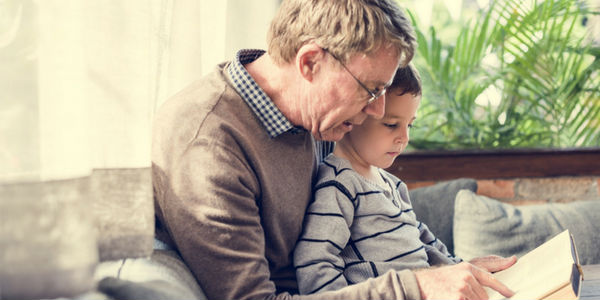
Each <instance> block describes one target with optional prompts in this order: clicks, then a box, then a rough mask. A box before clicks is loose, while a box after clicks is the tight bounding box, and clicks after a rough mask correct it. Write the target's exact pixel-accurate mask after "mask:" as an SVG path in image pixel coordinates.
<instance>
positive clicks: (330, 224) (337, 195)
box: [294, 180, 354, 294]
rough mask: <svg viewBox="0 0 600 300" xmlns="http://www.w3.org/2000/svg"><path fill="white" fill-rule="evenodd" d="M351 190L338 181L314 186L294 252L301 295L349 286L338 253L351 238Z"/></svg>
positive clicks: (352, 212)
mask: <svg viewBox="0 0 600 300" xmlns="http://www.w3.org/2000/svg"><path fill="white" fill-rule="evenodd" d="M352 198H353V197H352V195H350V191H349V190H348V189H346V188H345V187H344V186H343V185H342V184H341V183H339V182H337V181H333V180H332V181H325V182H322V183H320V184H317V186H315V200H314V202H313V203H311V205H310V206H309V208H308V211H307V213H306V217H305V221H304V230H303V233H302V235H301V238H300V239H299V240H298V243H297V244H296V248H295V250H294V266H295V268H296V277H297V280H298V288H299V290H300V293H301V294H312V293H316V292H321V291H326V290H337V289H340V288H342V287H345V286H347V285H348V283H347V281H346V279H345V277H344V275H343V272H344V269H345V265H344V260H343V259H342V258H341V256H340V253H341V252H342V250H343V249H344V247H346V245H347V243H348V240H349V239H350V230H349V228H350V226H351V224H352V220H353V217H354V204H353V201H352Z"/></svg>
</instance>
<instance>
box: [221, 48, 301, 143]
mask: <svg viewBox="0 0 600 300" xmlns="http://www.w3.org/2000/svg"><path fill="white" fill-rule="evenodd" d="M264 53H265V51H264V50H259V49H242V50H240V51H238V53H237V54H236V57H235V60H234V61H233V62H232V63H231V64H230V65H229V67H228V68H227V72H229V76H230V77H231V80H232V81H233V83H234V87H235V90H236V91H237V92H238V93H239V94H240V95H241V96H242V99H244V101H246V103H248V105H249V106H250V108H252V110H253V111H254V113H255V114H256V116H258V118H259V119H260V121H261V122H262V124H263V126H265V129H266V130H267V133H269V136H270V137H271V138H274V137H277V136H278V135H280V134H282V133H284V132H286V131H291V132H292V133H298V132H300V131H304V130H305V129H303V128H301V127H296V126H294V125H293V124H292V123H291V122H290V121H289V120H288V119H287V118H286V117H285V116H284V115H283V114H282V113H281V111H280V110H279V109H278V108H277V106H275V104H273V101H271V98H269V96H268V95H267V94H266V93H265V92H264V91H263V90H262V89H261V88H260V86H258V84H257V83H256V81H254V79H253V78H252V76H250V74H249V73H248V71H247V70H246V68H244V64H247V63H250V62H252V61H254V60H256V59H257V58H259V57H260V56H261V55H263V54H264Z"/></svg>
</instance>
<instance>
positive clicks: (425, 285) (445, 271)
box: [415, 256, 516, 299]
mask: <svg viewBox="0 0 600 300" xmlns="http://www.w3.org/2000/svg"><path fill="white" fill-rule="evenodd" d="M515 261H516V259H515V257H514V256H513V257H508V258H502V257H498V256H496V257H494V258H491V257H490V258H486V259H484V260H481V261H478V262H477V263H478V264H479V267H478V266H476V265H474V264H470V263H466V262H462V263H459V264H457V265H451V266H445V267H440V268H432V269H424V270H418V271H416V272H415V276H416V278H417V281H418V283H419V289H420V292H421V296H422V299H488V296H487V293H486V292H485V290H484V289H483V287H484V286H487V287H489V288H492V289H494V290H496V291H498V292H499V293H500V294H502V295H503V296H505V297H510V296H512V295H513V294H514V293H513V292H512V291H511V290H510V289H509V288H507V287H506V286H505V285H504V284H503V283H501V282H500V281H498V280H497V279H496V278H494V276H493V275H492V274H491V273H490V272H496V271H500V270H503V269H506V268H508V267H509V266H511V265H513V264H514V263H515Z"/></svg>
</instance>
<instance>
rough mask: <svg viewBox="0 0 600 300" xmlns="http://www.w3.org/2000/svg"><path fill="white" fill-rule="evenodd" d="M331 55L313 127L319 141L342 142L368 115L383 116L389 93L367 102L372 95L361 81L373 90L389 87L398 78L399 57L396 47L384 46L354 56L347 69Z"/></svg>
mask: <svg viewBox="0 0 600 300" xmlns="http://www.w3.org/2000/svg"><path fill="white" fill-rule="evenodd" d="M327 55H329V56H330V58H331V59H330V60H329V61H330V63H329V66H328V67H329V70H327V71H326V72H328V73H327V75H324V76H323V77H322V78H321V79H322V82H321V85H320V90H319V91H318V95H316V96H315V97H313V98H314V99H313V101H312V107H311V115H312V116H313V117H312V119H313V121H312V124H311V125H312V126H311V128H310V129H311V132H312V133H313V135H314V136H315V138H317V139H319V140H327V141H339V140H340V139H341V138H342V137H343V136H344V135H345V134H346V133H347V132H349V131H350V130H352V128H353V126H355V125H360V124H362V122H363V121H364V120H365V119H366V118H367V116H369V115H370V116H373V117H374V118H378V119H379V118H381V117H382V116H383V113H384V109H385V95H384V96H381V97H378V98H377V99H375V100H374V101H373V102H371V103H370V104H367V101H368V100H369V98H371V95H370V94H369V92H368V91H366V90H365V88H363V87H362V86H361V85H360V84H359V83H358V81H360V82H362V83H363V84H364V86H365V87H366V88H367V89H369V90H371V91H374V90H377V89H383V88H385V87H387V86H388V85H389V84H390V83H391V82H392V80H393V78H394V74H395V72H396V68H397V67H398V63H399V57H398V55H397V53H396V51H395V49H393V48H391V47H380V49H379V50H378V51H376V52H374V53H373V54H371V55H369V56H365V55H355V56H353V57H351V59H350V60H349V61H348V62H347V63H346V64H345V67H346V68H344V67H343V66H342V64H341V62H340V61H338V60H337V59H336V58H334V57H333V56H331V55H330V54H327ZM353 76H354V77H355V78H353Z"/></svg>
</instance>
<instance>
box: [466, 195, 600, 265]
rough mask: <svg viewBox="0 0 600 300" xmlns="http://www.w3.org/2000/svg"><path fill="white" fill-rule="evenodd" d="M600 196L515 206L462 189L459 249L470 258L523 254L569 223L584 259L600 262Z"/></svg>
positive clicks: (583, 262)
mask: <svg viewBox="0 0 600 300" xmlns="http://www.w3.org/2000/svg"><path fill="white" fill-rule="evenodd" d="M599 220H600V201H576V202H570V203H548V204H538V205H523V206H514V205H511V204H507V203H502V202H500V201H497V200H495V199H492V198H488V197H485V196H481V195H477V194H475V193H473V192H472V191H467V190H464V191H460V192H459V193H458V195H457V196H456V206H455V210H454V249H455V251H456V255H457V256H459V257H460V258H462V259H465V260H470V259H472V258H474V257H479V256H484V255H489V254H496V255H501V256H510V255H513V254H514V255H517V256H521V255H523V254H525V253H527V252H528V251H530V250H532V249H534V248H535V247H537V246H539V245H540V244H542V243H543V242H545V241H547V240H548V239H550V238H551V237H553V236H555V235H556V234H558V233H560V232H562V231H564V230H565V229H569V231H570V232H571V234H572V235H573V238H574V240H575V247H576V248H577V251H578V253H579V258H580V262H581V263H582V264H597V263H600V239H598V232H600V222H599Z"/></svg>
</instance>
